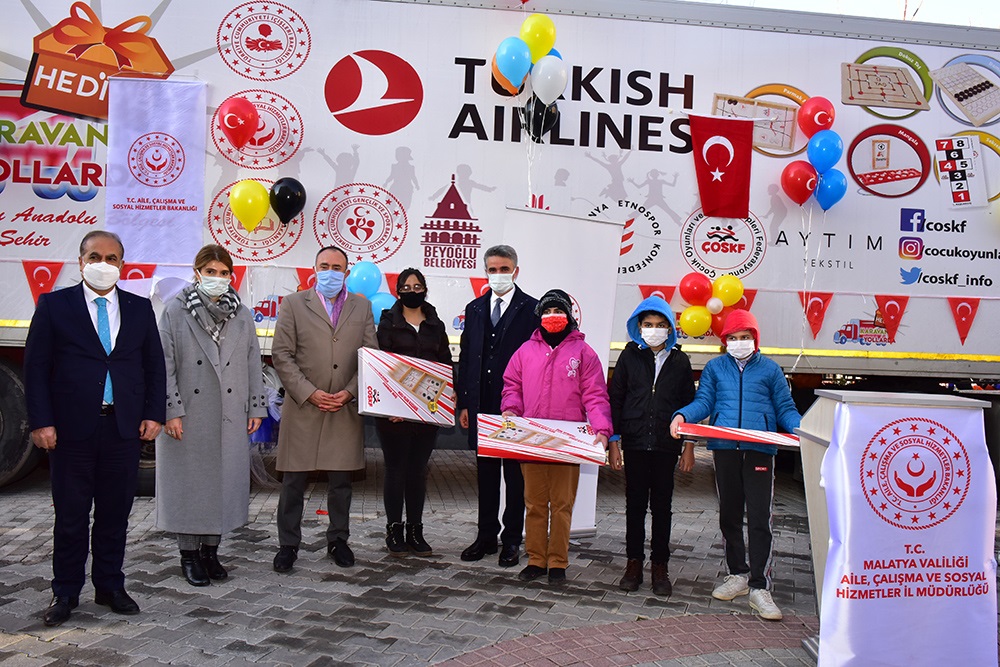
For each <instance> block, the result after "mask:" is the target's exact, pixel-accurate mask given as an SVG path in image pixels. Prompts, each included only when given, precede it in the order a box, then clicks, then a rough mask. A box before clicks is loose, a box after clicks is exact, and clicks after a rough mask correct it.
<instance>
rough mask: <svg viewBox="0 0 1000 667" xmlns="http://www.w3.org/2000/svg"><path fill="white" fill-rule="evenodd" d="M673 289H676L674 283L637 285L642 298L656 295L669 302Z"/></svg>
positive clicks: (672, 295)
mask: <svg viewBox="0 0 1000 667" xmlns="http://www.w3.org/2000/svg"><path fill="white" fill-rule="evenodd" d="M675 289H677V287H676V286H675V285H639V291H640V292H642V298H643V299H648V298H649V297H651V296H658V297H660V298H661V299H663V300H664V301H666V302H667V303H670V299H672V298H673V297H674V290H675Z"/></svg>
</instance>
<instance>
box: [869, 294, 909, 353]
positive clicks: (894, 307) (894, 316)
mask: <svg viewBox="0 0 1000 667" xmlns="http://www.w3.org/2000/svg"><path fill="white" fill-rule="evenodd" d="M909 300H910V297H908V296H892V295H888V294H882V295H878V294H876V295H875V303H876V304H878V309H879V312H880V313H881V314H882V323H883V324H884V325H885V332H886V334H888V336H889V342H890V343H895V342H896V331H897V330H898V329H899V321H900V320H901V319H903V312H904V311H905V310H906V303H907V302H908V301H909ZM876 319H878V318H876Z"/></svg>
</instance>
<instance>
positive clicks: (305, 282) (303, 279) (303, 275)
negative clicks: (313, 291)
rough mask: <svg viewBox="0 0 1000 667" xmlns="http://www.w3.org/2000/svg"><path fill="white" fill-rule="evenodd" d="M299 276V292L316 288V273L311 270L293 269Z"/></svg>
mask: <svg viewBox="0 0 1000 667" xmlns="http://www.w3.org/2000/svg"><path fill="white" fill-rule="evenodd" d="M295 273H297V274H298V276H299V291H300V292H301V291H303V290H307V289H309V288H311V287H315V286H316V272H315V271H314V270H313V269H295Z"/></svg>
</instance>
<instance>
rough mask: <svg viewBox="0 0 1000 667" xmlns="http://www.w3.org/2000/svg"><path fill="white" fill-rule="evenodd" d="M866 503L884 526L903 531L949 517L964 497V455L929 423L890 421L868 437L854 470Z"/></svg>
mask: <svg viewBox="0 0 1000 667" xmlns="http://www.w3.org/2000/svg"><path fill="white" fill-rule="evenodd" d="M859 475H860V479H861V486H862V488H863V490H864V495H865V499H866V500H867V501H868V505H869V506H870V507H871V508H872V510H873V511H874V512H875V514H876V515H878V517H879V518H881V519H882V520H883V521H885V522H886V523H888V524H890V525H893V526H896V527H897V528H904V529H906V530H922V529H924V528H930V527H931V526H936V525H937V524H939V523H941V522H943V521H946V520H947V519H949V518H950V517H951V516H952V515H953V514H954V513H955V512H956V511H957V510H958V508H959V507H960V506H961V505H962V502H963V501H964V500H965V497H966V496H967V495H968V493H969V487H970V484H971V479H970V477H971V470H970V466H969V455H968V453H967V452H966V451H965V446H964V445H963V444H962V442H961V440H959V439H958V437H956V436H955V434H954V433H952V432H951V431H950V430H949V429H948V428H947V427H946V426H944V425H943V424H941V423H939V422H936V421H934V420H932V419H926V418H923V417H909V418H906V419H897V420H895V421H892V422H889V423H888V424H886V425H885V426H883V427H882V428H880V429H879V430H878V431H877V432H876V433H875V435H873V436H872V438H871V440H870V441H869V442H868V446H867V447H865V450H864V453H863V454H862V457H861V465H860V470H859Z"/></svg>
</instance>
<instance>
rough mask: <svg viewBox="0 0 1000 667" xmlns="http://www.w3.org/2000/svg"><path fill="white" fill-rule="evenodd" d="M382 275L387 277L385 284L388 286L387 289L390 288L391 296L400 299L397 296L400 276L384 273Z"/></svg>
mask: <svg viewBox="0 0 1000 667" xmlns="http://www.w3.org/2000/svg"><path fill="white" fill-rule="evenodd" d="M382 275H384V276H385V284H386V287H388V288H389V294H392V295H393V296H394V297H396V298H397V299H398V298H399V295H398V294H396V281H397V280H399V274H398V273H383V274H382Z"/></svg>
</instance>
